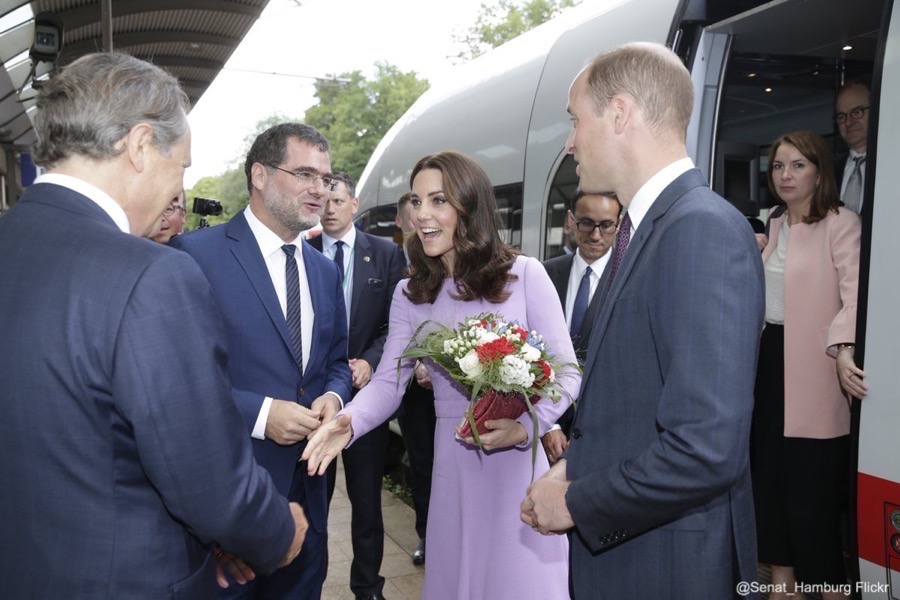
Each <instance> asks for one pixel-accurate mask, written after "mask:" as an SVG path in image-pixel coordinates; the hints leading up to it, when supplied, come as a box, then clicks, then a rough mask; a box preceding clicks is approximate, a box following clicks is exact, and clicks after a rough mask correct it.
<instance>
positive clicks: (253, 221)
mask: <svg viewBox="0 0 900 600" xmlns="http://www.w3.org/2000/svg"><path fill="white" fill-rule="evenodd" d="M244 218H246V219H247V225H249V226H250V231H252V232H253V237H255V238H256V243H257V244H259V249H260V251H261V252H262V254H263V256H269V255H270V254H274V253H275V252H283V250H282V249H281V247H282V246H284V245H285V244H294V245H295V246H296V247H297V252H299V255H300V256H302V255H303V244H302V243H301V241H302V239H301V236H302V234H298V235H297V237H295V238H294V239H293V240H291V241H290V242H285V241H284V240H282V239H281V238H280V237H278V236H277V235H276V234H275V232H274V231H272V230H271V229H269V228H268V227H266V226H265V225H264V224H263V222H262V221H260V220H259V219H258V218H257V217H256V215H255V214H253V210H251V209H250V207H249V206H247V208H245V209H244Z"/></svg>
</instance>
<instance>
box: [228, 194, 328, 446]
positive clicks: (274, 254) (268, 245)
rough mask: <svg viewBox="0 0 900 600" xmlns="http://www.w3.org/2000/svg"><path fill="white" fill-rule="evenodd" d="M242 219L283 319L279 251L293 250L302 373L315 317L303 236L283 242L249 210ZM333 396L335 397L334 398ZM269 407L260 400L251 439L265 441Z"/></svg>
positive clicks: (282, 262) (284, 300)
mask: <svg viewBox="0 0 900 600" xmlns="http://www.w3.org/2000/svg"><path fill="white" fill-rule="evenodd" d="M244 217H245V218H246V219H247V224H248V225H249V226H250V231H252V232H253V237H255V238H256V243H257V245H258V246H259V249H260V252H261V253H262V257H263V260H264V261H265V263H266V268H267V269H268V270H269V279H271V280H272V285H273V286H274V287H275V295H276V296H278V304H280V305H281V314H283V315H285V318H287V284H286V283H285V281H284V267H285V264H286V261H287V255H286V254H285V253H284V250H282V249H281V247H282V246H284V245H285V244H286V243H291V244H294V245H295V246H296V247H297V250H296V251H295V252H294V260H296V261H297V270H298V271H299V272H300V314H301V322H300V326H301V330H302V332H301V336H302V338H303V343H302V346H303V369H304V370H306V364H307V361H309V354H310V351H311V349H312V332H313V323H314V322H315V319H316V313H315V310H314V309H313V304H312V296H310V293H309V283H308V282H307V279H306V266H305V265H304V264H303V235H302V234H301V235H298V236H297V237H296V238H294V240H292V241H291V242H285V241H284V240H282V239H281V238H280V237H278V236H277V235H275V233H274V232H273V231H272V230H271V229H269V228H268V227H266V226H265V225H263V223H262V221H260V220H259V219H257V218H256V215H254V214H253V211H252V210H250V207H249V206H248V207H247V208H245V209H244ZM335 395H336V394H335ZM271 406H272V398H268V397H267V398H266V399H265V400H263V403H262V407H260V410H259V416H258V417H257V418H256V424H255V425H254V426H253V432H252V433H251V435H252V436H253V437H254V438H256V439H258V440H264V439H266V435H265V434H266V421H267V420H268V419H269V409H270V408H271Z"/></svg>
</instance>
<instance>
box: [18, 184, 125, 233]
mask: <svg viewBox="0 0 900 600" xmlns="http://www.w3.org/2000/svg"><path fill="white" fill-rule="evenodd" d="M34 182H35V183H50V184H53V185H58V186H60V187H64V188H67V189H70V190H72V191H73V192H77V193H79V194H81V195H82V196H86V197H87V198H88V199H90V200H91V201H93V202H94V204H96V205H97V206H99V207H100V208H101V209H103V212H105V213H106V214H108V215H109V218H110V219H112V220H113V222H114V223H115V224H116V227H118V228H119V229H121V230H122V231H123V232H125V233H131V226H130V225H129V223H128V215H127V214H125V209H123V208H122V207H121V206H120V205H119V203H118V202H116V201H115V200H113V198H112V196H110V195H109V194H107V193H106V192H104V191H103V190H101V189H100V188H98V187H97V186H95V185H93V184H91V183H88V182H87V181H85V180H83V179H78V178H77V177H72V176H71V175H63V174H62V173H44V174H43V175H40V176H39V177H38V178H37V179H35V180H34Z"/></svg>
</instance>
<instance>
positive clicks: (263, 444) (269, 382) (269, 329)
mask: <svg viewBox="0 0 900 600" xmlns="http://www.w3.org/2000/svg"><path fill="white" fill-rule="evenodd" d="M169 243H170V244H171V245H172V246H174V247H176V248H180V249H182V250H184V251H186V252H187V253H188V254H190V255H191V256H193V257H194V259H195V260H196V261H197V263H198V264H199V265H200V268H201V269H202V270H203V272H204V274H205V275H206V277H207V279H209V282H210V284H211V285H212V289H213V295H214V296H215V299H216V302H217V303H218V306H219V308H220V309H221V310H222V313H223V314H224V317H225V331H226V334H227V339H228V354H229V362H228V370H229V373H230V374H231V384H232V386H233V388H234V390H235V392H234V397H235V402H236V403H237V405H238V408H239V409H240V410H241V413H242V414H243V415H244V420H245V422H246V426H247V428H246V431H245V433H244V434H245V436H248V437H249V434H250V432H252V431H253V426H254V425H255V424H256V419H257V418H258V417H259V410H260V408H261V406H262V403H263V400H264V399H265V397H267V396H269V397H272V398H275V399H278V400H291V401H294V402H298V403H300V404H302V405H303V406H306V407H309V406H310V405H311V404H312V401H313V400H315V399H316V398H318V397H319V396H321V395H322V394H324V393H325V392H329V391H330V392H335V393H337V394H339V395H340V396H341V398H343V399H344V401H347V400H348V399H349V398H350V367H349V366H348V364H347V320H346V319H347V317H346V313H345V310H344V302H343V292H342V291H341V282H340V281H339V274H338V269H337V267H336V266H335V264H334V263H333V262H332V261H330V260H328V259H327V258H325V257H324V256H322V254H321V253H319V252H316V251H315V250H313V248H312V247H310V246H309V244H308V243H307V242H305V241H304V242H302V243H303V244H305V247H304V248H303V264H304V267H305V269H306V277H307V282H308V284H309V291H310V295H311V296H312V303H313V310H314V312H315V321H314V325H313V334H312V348H311V351H310V356H309V359H308V362H307V365H306V369H305V371H304V373H303V374H302V375H301V373H300V368H299V367H298V366H297V361H296V360H295V359H294V353H293V350H292V344H291V338H290V332H289V331H288V328H287V322H286V321H285V318H284V314H283V313H282V312H281V306H280V305H279V303H278V297H277V296H276V294H275V287H274V286H273V285H272V280H271V278H270V277H269V271H268V269H267V268H266V264H265V261H264V260H263V256H262V253H261V252H260V249H259V244H257V243H256V238H255V237H254V236H253V232H252V231H251V230H250V226H249V225H248V224H247V219H246V218H245V217H244V213H243V211H242V212H240V213H238V214H237V215H235V216H234V218H232V219H231V221H229V222H228V223H226V224H224V225H218V226H216V227H210V228H206V229H200V230H197V231H193V232H191V233H187V234H183V235H179V236H176V237H174V238H172V240H171V241H170V242H169ZM253 450H254V454H255V455H256V460H257V461H259V463H260V464H261V465H262V466H263V467H265V468H266V469H267V470H268V471H269V473H270V474H271V475H272V478H273V479H274V480H275V485H276V486H277V487H278V490H279V491H280V492H281V493H282V494H284V495H287V494H288V492H289V490H290V487H291V482H292V481H293V477H294V472H295V466H296V463H297V458H298V452H299V450H300V445H298V444H295V445H292V446H281V445H279V444H276V443H275V442H274V441H272V440H268V439H267V440H256V439H254V440H253ZM301 470H302V471H303V475H302V476H303V477H304V485H305V488H306V497H307V504H308V505H307V506H306V507H305V508H306V512H307V517H308V518H309V521H310V525H311V526H312V527H314V528H315V530H316V531H318V532H322V531H324V530H325V525H326V521H327V517H328V513H327V511H328V506H327V499H326V494H325V478H324V477H319V476H315V477H309V476H307V475H306V474H305V469H301Z"/></svg>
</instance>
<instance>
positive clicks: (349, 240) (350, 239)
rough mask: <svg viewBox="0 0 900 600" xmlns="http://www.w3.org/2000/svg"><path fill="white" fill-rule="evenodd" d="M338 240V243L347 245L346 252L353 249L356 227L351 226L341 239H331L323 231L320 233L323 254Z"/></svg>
mask: <svg viewBox="0 0 900 600" xmlns="http://www.w3.org/2000/svg"><path fill="white" fill-rule="evenodd" d="M338 239H340V241H342V242H344V244H346V245H347V249H348V250H352V249H353V247H354V246H355V245H356V226H355V225H351V226H350V229H349V230H348V231H347V233H345V234H344V237H342V238H333V237H331V236H330V235H328V234H327V233H325V232H324V231H323V232H322V252H325V251H326V250H328V249H329V248H331V247H332V246H334V244H335V243H336V242H337V241H338Z"/></svg>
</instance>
